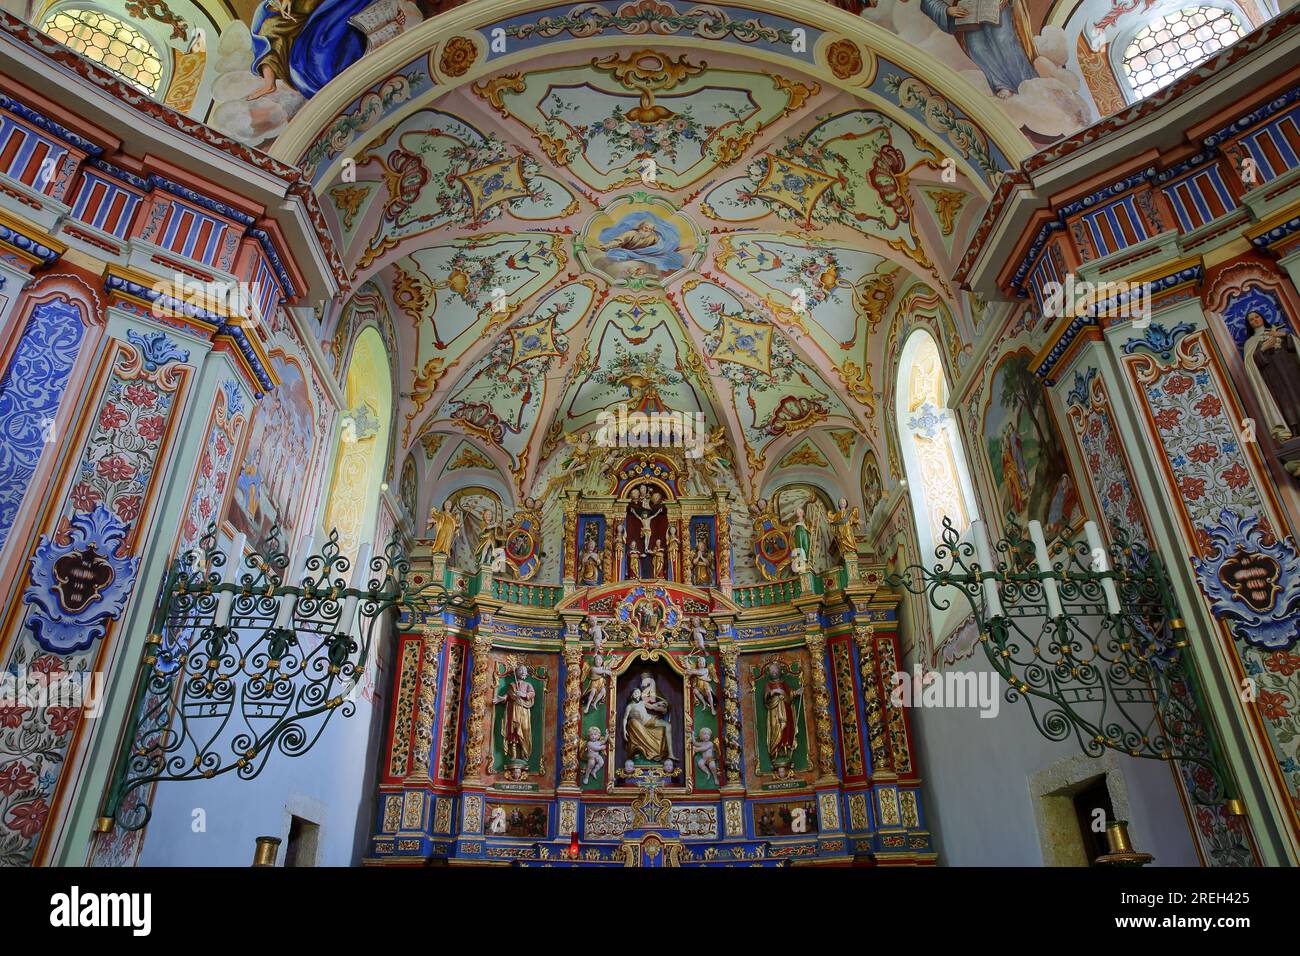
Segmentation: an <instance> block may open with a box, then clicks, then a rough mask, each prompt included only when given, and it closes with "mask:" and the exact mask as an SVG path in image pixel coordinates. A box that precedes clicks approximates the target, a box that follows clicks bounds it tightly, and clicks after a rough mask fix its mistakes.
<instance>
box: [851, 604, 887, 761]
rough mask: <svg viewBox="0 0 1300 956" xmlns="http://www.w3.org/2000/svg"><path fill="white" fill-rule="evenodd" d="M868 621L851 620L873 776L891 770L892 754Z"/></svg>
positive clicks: (872, 636)
mask: <svg viewBox="0 0 1300 956" xmlns="http://www.w3.org/2000/svg"><path fill="white" fill-rule="evenodd" d="M873 631H874V628H873V626H872V624H871V623H870V622H867V623H865V624H855V625H854V627H853V637H854V640H855V641H856V642H857V645H858V671H859V673H861V675H862V697H863V700H865V701H866V704H867V741H868V746H869V747H870V748H871V770H872V775H873V776H879V775H880V774H885V773H887V774H890V775H892V774H893V772H894V761H893V755H892V754H891V753H890V749H889V737H888V734H887V733H886V726H885V692H884V688H883V687H881V683H880V672H879V669H878V668H877V666H876V642H875V636H874V633H873Z"/></svg>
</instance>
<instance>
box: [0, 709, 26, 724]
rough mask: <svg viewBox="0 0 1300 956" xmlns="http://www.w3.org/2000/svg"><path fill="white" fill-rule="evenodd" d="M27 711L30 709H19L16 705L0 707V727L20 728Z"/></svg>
mask: <svg viewBox="0 0 1300 956" xmlns="http://www.w3.org/2000/svg"><path fill="white" fill-rule="evenodd" d="M29 710H31V708H30V707H19V706H18V705H17V704H14V705H12V706H7V707H0V727H21V726H22V723H23V718H24V717H25V716H26V714H27V711H29Z"/></svg>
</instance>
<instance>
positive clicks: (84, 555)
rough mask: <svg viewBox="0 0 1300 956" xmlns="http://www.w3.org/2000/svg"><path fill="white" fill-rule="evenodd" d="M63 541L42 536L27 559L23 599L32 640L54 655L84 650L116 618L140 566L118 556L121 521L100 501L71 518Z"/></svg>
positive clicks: (123, 525) (122, 529) (135, 560)
mask: <svg viewBox="0 0 1300 956" xmlns="http://www.w3.org/2000/svg"><path fill="white" fill-rule="evenodd" d="M71 525H72V526H71V529H70V531H69V540H68V542H67V543H66V544H59V543H58V542H57V541H56V540H55V537H54V535H52V534H47V535H42V536H41V540H40V543H39V544H37V546H36V553H35V554H33V555H32V558H31V574H30V579H31V583H30V584H29V585H28V587H27V590H26V592H25V593H24V594H23V603H24V604H30V605H32V607H33V608H34V611H33V613H32V614H31V617H30V618H29V619H28V621H27V626H28V627H29V628H30V629H31V631H32V636H33V637H34V638H35V640H36V643H37V644H39V645H40V646H41V647H42V648H44V649H45V650H47V651H50V652H51V653H54V654H72V653H75V652H76V651H84V650H85V649H86V648H88V647H90V645H91V644H93V643H94V642H95V641H96V640H97V639H98V638H101V637H103V636H104V635H105V633H107V629H108V622H109V621H111V620H115V619H116V618H118V617H120V616H121V614H122V611H123V610H124V609H125V608H126V601H127V598H128V597H129V596H130V594H131V587H132V585H133V584H134V583H135V576H136V572H137V570H138V569H139V567H140V559H139V558H138V557H126V558H123V557H119V556H118V554H117V550H118V548H119V547H120V546H121V544H122V541H123V539H124V538H125V537H126V532H127V525H126V523H125V522H123V521H122V520H121V519H119V518H118V517H117V515H115V514H113V513H112V512H111V511H109V510H108V509H107V508H105V507H104V506H103V504H97V505H95V510H94V511H81V512H76V513H75V514H73V516H72V521H71Z"/></svg>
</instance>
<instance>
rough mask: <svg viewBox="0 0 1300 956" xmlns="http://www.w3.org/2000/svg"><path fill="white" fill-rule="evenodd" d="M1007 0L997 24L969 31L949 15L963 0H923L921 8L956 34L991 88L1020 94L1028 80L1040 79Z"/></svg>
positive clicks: (944, 28) (994, 90) (988, 24)
mask: <svg viewBox="0 0 1300 956" xmlns="http://www.w3.org/2000/svg"><path fill="white" fill-rule="evenodd" d="M1014 2H1015V0H1007V2H1005V3H1003V4H1002V10H1001V18H1000V19H999V20H998V22H997V25H996V26H995V25H993V24H991V23H986V24H982V25H981V26H977V27H971V28H969V29H964V30H959V29H957V27H956V25H955V23H954V20H953V18H952V17H951V16H949V15H948V8H949V7H950V6H955V5H957V4H958V3H960V0H921V9H922V10H923V11H924V12H925V15H926V16H928V17H929V18H930V19H931V20H933V21H934V22H935V23H937V24H938V25H939V26H940V27H942V28H943V30H944V31H946V32H948V33H952V34H955V35H956V37H957V42H958V43H959V44H960V45H961V48H962V50H963V51H965V53H966V55H967V56H968V57H970V58H971V60H972V62H974V64H975V65H976V66H978V67H979V68H980V69H981V70H982V71H984V75H985V76H986V77H987V78H988V81H989V86H990V87H992V88H993V92H994V93H996V92H998V91H999V90H1010V91H1011V92H1012V93H1015V92H1018V91H1019V89H1020V84H1021V83H1023V82H1024V81H1025V80H1030V79H1033V78H1034V77H1036V76H1038V73H1037V72H1035V70H1034V67H1033V64H1031V63H1030V62H1029V56H1028V55H1027V54H1026V53H1025V46H1024V44H1025V42H1026V41H1027V39H1028V38H1025V40H1022V39H1021V36H1020V33H1019V31H1017V30H1016V24H1015V20H1014V18H1013V16H1012V11H1011V4H1012V3H1014Z"/></svg>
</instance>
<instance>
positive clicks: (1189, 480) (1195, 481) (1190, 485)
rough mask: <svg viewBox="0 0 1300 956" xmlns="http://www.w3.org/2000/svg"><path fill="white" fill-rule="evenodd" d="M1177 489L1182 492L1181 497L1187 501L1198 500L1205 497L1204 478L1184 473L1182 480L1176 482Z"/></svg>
mask: <svg viewBox="0 0 1300 956" xmlns="http://www.w3.org/2000/svg"><path fill="white" fill-rule="evenodd" d="M1178 490H1179V491H1181V492H1182V493H1183V497H1185V498H1186V499H1187V500H1188V501H1199V500H1200V499H1201V498H1203V497H1205V479H1204V478H1193V477H1192V476H1191V475H1184V476H1183V478H1182V480H1181V481H1179V482H1178Z"/></svg>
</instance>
